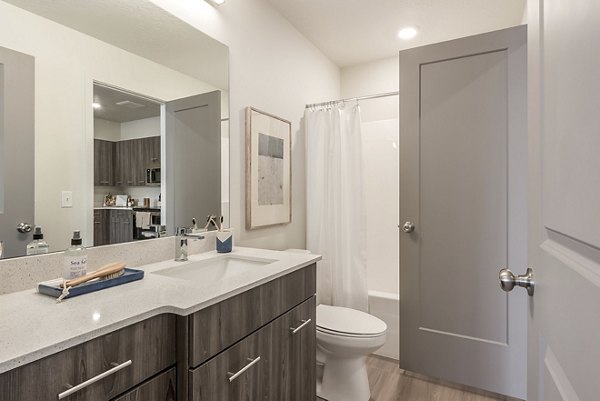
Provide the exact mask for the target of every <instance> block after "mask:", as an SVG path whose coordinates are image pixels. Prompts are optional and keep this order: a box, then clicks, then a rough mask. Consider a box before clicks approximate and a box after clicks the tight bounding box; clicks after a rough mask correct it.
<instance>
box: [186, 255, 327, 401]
mask: <svg viewBox="0 0 600 401" xmlns="http://www.w3.org/2000/svg"><path fill="white" fill-rule="evenodd" d="M315 275H316V267H315V265H314V264H313V265H311V266H308V267H305V268H303V269H300V270H297V271H295V272H293V273H290V274H287V275H285V276H283V277H280V278H277V279H275V280H272V281H269V282H267V283H265V284H263V285H261V286H259V287H255V288H253V289H250V290H248V291H246V292H243V293H241V294H239V295H236V296H234V297H231V298H229V299H226V300H224V301H222V302H220V303H218V304H216V305H213V306H210V307H208V308H205V309H203V310H201V311H199V312H197V313H195V314H192V315H191V316H189V317H187V318H182V319H184V320H185V321H186V322H187V324H189V329H188V330H187V332H188V333H189V339H187V341H186V340H185V339H180V341H184V342H185V344H183V345H182V346H181V348H185V347H187V348H188V351H187V356H188V360H187V361H186V363H185V364H183V363H180V364H179V369H181V370H184V369H185V368H188V369H189V374H188V377H187V378H181V379H180V386H181V387H180V388H183V389H185V388H187V389H188V398H185V397H180V399H179V400H180V401H184V400H185V401H213V400H214V401H216V400H239V399H244V400H262V401H269V400H272V401H280V400H289V401H314V400H315V397H316V395H315V391H316V390H315V389H316V387H315V386H316V382H315V380H316V372H315V369H316V360H315V358H316V329H315V320H316V318H315V311H316V307H315V297H314V295H315V292H316V276H315ZM180 325H182V326H185V322H184V323H181V322H180ZM294 331H295V332H294ZM258 357H260V359H258V360H257V358H258ZM242 369H245V370H243V371H242V372H241V373H240V374H239V375H238V376H237V377H235V378H234V379H233V380H231V379H232V375H233V374H236V373H237V372H240V371H241V370H242ZM182 393H183V391H182V392H180V394H182Z"/></svg>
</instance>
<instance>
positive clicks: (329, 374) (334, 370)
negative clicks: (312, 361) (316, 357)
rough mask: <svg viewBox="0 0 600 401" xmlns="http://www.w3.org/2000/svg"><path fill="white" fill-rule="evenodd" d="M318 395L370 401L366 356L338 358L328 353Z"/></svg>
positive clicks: (338, 400) (330, 399) (333, 399)
mask: <svg viewBox="0 0 600 401" xmlns="http://www.w3.org/2000/svg"><path fill="white" fill-rule="evenodd" d="M317 395H318V396H319V397H321V398H324V399H326V400H328V401H369V398H371V390H370V389H369V377H368V375H367V364H366V357H365V356H361V357H355V358H336V357H335V356H334V355H330V354H328V355H327V361H326V363H325V367H324V368H323V380H322V381H321V382H320V383H318V384H317Z"/></svg>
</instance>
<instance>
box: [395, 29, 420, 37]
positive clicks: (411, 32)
mask: <svg viewBox="0 0 600 401" xmlns="http://www.w3.org/2000/svg"><path fill="white" fill-rule="evenodd" d="M417 32H418V31H417V28H415V27H412V26H407V27H404V28H402V29H400V31H399V32H398V37H399V38H400V39H403V40H409V39H412V38H414V37H415V36H417Z"/></svg>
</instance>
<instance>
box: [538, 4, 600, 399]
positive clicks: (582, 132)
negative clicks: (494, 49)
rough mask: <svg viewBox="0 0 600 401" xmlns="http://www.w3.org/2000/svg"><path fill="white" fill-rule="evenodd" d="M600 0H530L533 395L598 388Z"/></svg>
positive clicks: (589, 395) (580, 393)
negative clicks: (572, 1)
mask: <svg viewBox="0 0 600 401" xmlns="http://www.w3.org/2000/svg"><path fill="white" fill-rule="evenodd" d="M599 19H600V4H599V3H598V2H596V1H593V0H583V1H578V2H577V4H576V5H575V6H574V5H573V4H566V3H565V2H563V1H559V0H545V1H543V2H542V1H539V0H531V1H529V7H528V21H529V23H528V25H529V35H530V47H529V58H530V64H529V74H530V77H531V79H530V81H529V85H528V86H529V136H530V165H529V187H530V196H529V197H530V199H531V200H530V210H531V214H530V218H529V225H530V230H529V238H530V249H529V259H530V260H529V263H530V265H532V266H533V269H534V273H535V282H536V289H535V295H534V297H533V298H531V301H530V307H529V312H530V313H529V352H528V353H529V364H528V376H529V386H528V398H529V399H530V400H534V401H537V400H539V401H546V400H565V401H566V400H569V401H570V400H596V399H598V394H600V381H599V380H598V372H600V342H599V341H598V334H597V333H598V330H599V329H600V311H599V309H598V305H600V249H599V248H598V247H599V246H600V230H599V227H600V226H599V223H600V212H599V209H598V194H599V192H598V188H600V186H599V185H598V184H599V183H600V160H599V158H598V149H599V148H600V139H599V138H600V137H599V136H598V125H599V123H600V115H599V114H598V111H597V109H598V104H599V103H600V79H599V77H598V69H599V68H600V56H599V54H598V51H597V45H596V39H597V38H598V35H599V33H600V32H599V30H598V20H599Z"/></svg>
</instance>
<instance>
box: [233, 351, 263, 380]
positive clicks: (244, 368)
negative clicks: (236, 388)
mask: <svg viewBox="0 0 600 401" xmlns="http://www.w3.org/2000/svg"><path fill="white" fill-rule="evenodd" d="M248 360H249V361H250V363H249V364H248V365H246V366H244V367H243V368H241V369H240V370H238V371H237V372H236V373H231V372H227V374H228V375H229V383H232V382H233V381H234V380H235V379H237V378H238V377H239V376H240V375H241V374H242V373H244V372H245V371H247V370H248V369H250V368H251V367H252V366H254V365H255V364H257V363H258V361H260V356H257V357H256V358H255V359H252V358H248Z"/></svg>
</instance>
